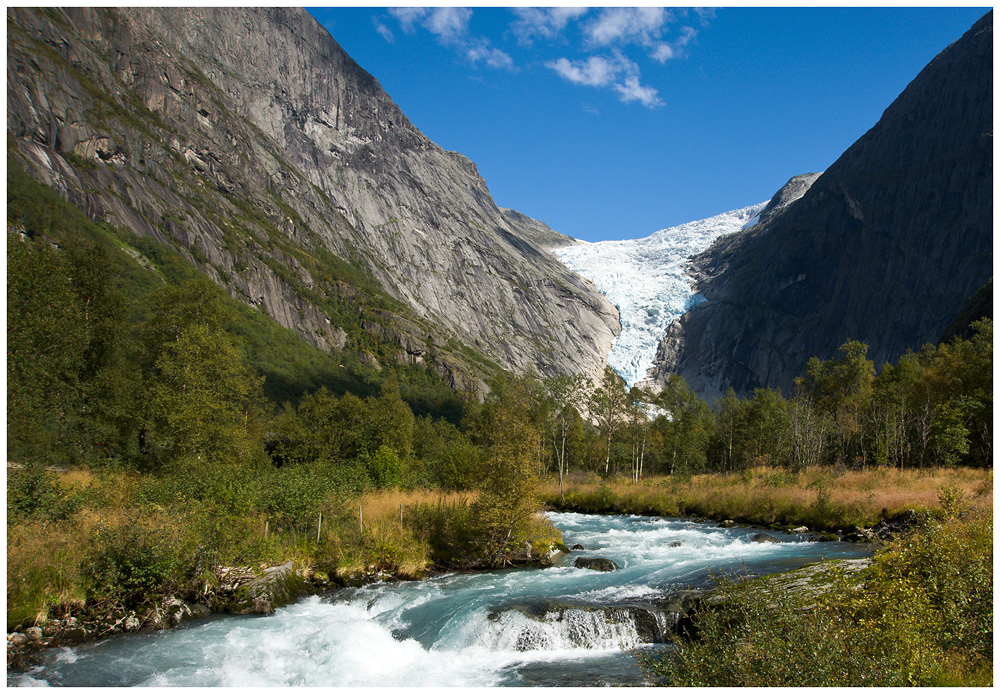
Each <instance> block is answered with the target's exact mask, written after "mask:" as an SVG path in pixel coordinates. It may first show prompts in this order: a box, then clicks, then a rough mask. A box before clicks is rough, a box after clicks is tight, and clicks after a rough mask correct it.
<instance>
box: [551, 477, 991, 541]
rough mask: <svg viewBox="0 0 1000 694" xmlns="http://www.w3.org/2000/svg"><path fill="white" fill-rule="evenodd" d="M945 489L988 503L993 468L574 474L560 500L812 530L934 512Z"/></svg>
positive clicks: (554, 489)
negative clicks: (681, 476) (638, 476)
mask: <svg viewBox="0 0 1000 694" xmlns="http://www.w3.org/2000/svg"><path fill="white" fill-rule="evenodd" d="M944 488H952V489H955V490H958V492H959V493H960V494H961V495H962V496H963V497H964V499H965V500H966V504H967V505H968V506H969V507H970V508H972V507H979V508H983V507H990V508H992V504H993V475H992V471H989V470H979V469H971V468H954V469H945V468H934V469H927V470H897V469H869V470H856V471H840V470H835V469H833V468H812V469H809V470H807V471H805V472H801V473H797V474H795V473H788V472H785V471H784V470H781V469H778V468H768V467H759V468H754V469H751V470H747V471H745V472H743V473H741V474H729V475H726V474H720V473H716V474H709V475H696V476H694V477H692V478H691V479H690V480H686V481H682V480H678V479H673V478H670V477H652V478H647V479H645V480H642V481H641V482H639V483H633V482H632V481H631V480H630V479H628V478H614V479H610V480H603V481H602V480H600V479H598V478H596V477H592V478H590V479H586V480H580V479H579V478H578V479H577V480H575V481H574V482H572V483H570V484H569V485H568V486H567V490H566V500H567V503H568V504H569V505H571V506H574V507H578V508H580V507H582V508H585V509H587V510H594V511H597V510H615V509H616V507H617V509H618V510H621V511H627V512H638V513H655V514H659V515H701V516H707V517H713V518H721V517H726V518H734V519H737V520H744V521H747V522H752V523H759V524H765V525H769V524H771V523H785V524H792V523H804V524H806V525H812V526H814V527H817V528H822V527H828V528H835V527H845V526H847V525H863V524H871V523H873V522H875V521H877V520H878V519H879V518H881V517H882V516H883V514H886V515H888V516H893V515H895V514H897V513H900V512H902V511H906V510H907V509H914V510H917V511H921V510H930V511H936V510H939V509H940V508H941V503H940V500H939V495H940V493H941V490H942V489H944ZM543 498H544V499H546V500H547V501H548V502H549V503H552V504H553V505H558V503H557V500H558V498H559V492H558V486H557V484H556V483H555V482H552V481H550V482H548V483H547V484H545V485H544V486H543Z"/></svg>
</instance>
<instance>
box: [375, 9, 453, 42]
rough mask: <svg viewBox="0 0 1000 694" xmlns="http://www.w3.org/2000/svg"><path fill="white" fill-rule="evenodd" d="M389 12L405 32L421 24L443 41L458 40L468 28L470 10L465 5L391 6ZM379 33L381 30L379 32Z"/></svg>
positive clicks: (410, 32) (409, 31) (411, 31)
mask: <svg viewBox="0 0 1000 694" xmlns="http://www.w3.org/2000/svg"><path fill="white" fill-rule="evenodd" d="M389 14H391V15H392V16H393V17H395V18H396V19H397V20H398V21H399V25H400V27H401V28H402V29H403V31H404V32H406V33H407V34H412V33H413V31H414V29H415V28H416V26H417V25H419V26H422V27H423V28H424V29H426V30H427V31H429V32H431V33H432V34H434V35H435V36H437V37H438V38H439V39H441V40H442V41H444V42H454V41H458V40H459V39H460V38H461V37H462V36H464V35H465V33H466V32H468V30H469V19H470V18H471V17H472V10H470V9H469V8H467V7H436V8H434V9H428V8H426V7H393V8H390V9H389ZM380 33H381V32H380Z"/></svg>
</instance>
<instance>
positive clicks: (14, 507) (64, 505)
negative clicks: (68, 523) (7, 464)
mask: <svg viewBox="0 0 1000 694" xmlns="http://www.w3.org/2000/svg"><path fill="white" fill-rule="evenodd" d="M80 503H81V500H80V498H79V497H78V496H76V495H75V494H72V493H70V494H65V493H64V492H63V490H62V489H61V488H60V487H59V485H58V483H57V482H56V481H55V476H54V475H53V474H52V473H50V472H49V471H47V470H46V469H44V468H43V467H42V466H40V465H29V466H27V467H25V468H24V469H20V470H16V469H14V470H12V469H8V471H7V523H8V524H14V523H20V522H24V521H26V520H33V519H41V520H53V521H60V520H66V519H68V518H70V517H72V516H73V514H75V513H76V512H77V511H78V510H79V508H80Z"/></svg>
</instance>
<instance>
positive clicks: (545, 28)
mask: <svg viewBox="0 0 1000 694" xmlns="http://www.w3.org/2000/svg"><path fill="white" fill-rule="evenodd" d="M512 11H513V12H514V14H515V15H517V21H515V22H514V23H513V24H511V30H512V31H513V32H514V36H516V37H517V40H518V41H519V42H520V43H521V44H522V45H531V42H532V40H533V39H534V38H535V37H539V38H543V39H551V38H554V37H556V36H558V35H559V34H560V33H561V32H562V31H563V30H564V29H565V28H566V26H567V25H568V24H569V23H570V22H571V21H573V20H575V19H578V18H580V17H582V16H583V15H585V14H586V13H587V11H588V9H587V8H586V7H515V8H513V9H512Z"/></svg>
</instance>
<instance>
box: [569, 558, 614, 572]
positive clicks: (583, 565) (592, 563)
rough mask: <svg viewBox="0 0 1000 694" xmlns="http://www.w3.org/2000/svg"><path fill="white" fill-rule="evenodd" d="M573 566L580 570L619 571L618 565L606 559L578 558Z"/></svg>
mask: <svg viewBox="0 0 1000 694" xmlns="http://www.w3.org/2000/svg"><path fill="white" fill-rule="evenodd" d="M573 566H575V567H576V568H578V569H590V570H591V571H617V570H618V564H616V563H614V562H613V561H611V560H610V559H605V558H604V557H577V559H576V561H575V562H573Z"/></svg>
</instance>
